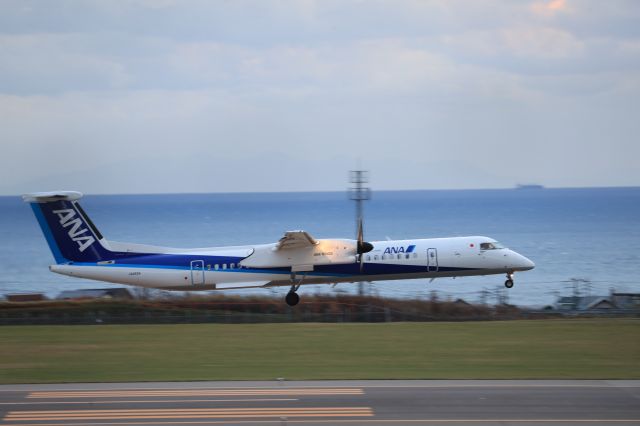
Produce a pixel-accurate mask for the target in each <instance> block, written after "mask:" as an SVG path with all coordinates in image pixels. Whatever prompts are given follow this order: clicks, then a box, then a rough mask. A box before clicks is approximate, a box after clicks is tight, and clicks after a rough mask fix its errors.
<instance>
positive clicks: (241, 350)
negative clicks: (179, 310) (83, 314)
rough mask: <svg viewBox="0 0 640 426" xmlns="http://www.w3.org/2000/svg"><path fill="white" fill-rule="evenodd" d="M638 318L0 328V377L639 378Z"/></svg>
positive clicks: (109, 379) (107, 379)
mask: <svg viewBox="0 0 640 426" xmlns="http://www.w3.org/2000/svg"><path fill="white" fill-rule="evenodd" d="M639 336H640V320H638V319H576V320H536V321H523V320H520V321H495V322H461V323H440V322H429V323H382V324H363V323H358V324H319V323H311V324H309V323H301V324H247V325H245V324H229V325H223V324H182V325H102V326H97V325H96V326H5V327H0V383H48V382H114V381H174V380H272V379H275V378H278V377H284V378H286V379H527V378H528V379H638V378H640V362H638V361H639V360H640V339H639Z"/></svg>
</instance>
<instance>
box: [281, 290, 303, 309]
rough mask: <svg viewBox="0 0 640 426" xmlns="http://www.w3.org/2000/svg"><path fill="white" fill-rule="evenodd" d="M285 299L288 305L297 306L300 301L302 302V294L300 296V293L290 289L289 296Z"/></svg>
mask: <svg viewBox="0 0 640 426" xmlns="http://www.w3.org/2000/svg"><path fill="white" fill-rule="evenodd" d="M284 300H285V302H287V305H289V306H296V305H297V304H298V302H300V296H298V293H296V292H294V291H290V292H289V293H287V296H286V297H285V298H284Z"/></svg>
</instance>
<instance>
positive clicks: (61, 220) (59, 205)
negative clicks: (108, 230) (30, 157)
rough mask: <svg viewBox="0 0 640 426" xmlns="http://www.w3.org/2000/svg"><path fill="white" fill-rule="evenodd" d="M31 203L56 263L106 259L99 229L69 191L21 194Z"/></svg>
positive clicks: (74, 195)
mask: <svg viewBox="0 0 640 426" xmlns="http://www.w3.org/2000/svg"><path fill="white" fill-rule="evenodd" d="M22 198H23V199H24V201H26V202H28V203H30V204H31V208H32V209H33V213H34V214H35V215H36V218H37V219H38V223H39V224H40V228H42V232H43V233H44V236H45V238H46V239H47V242H48V243H49V248H50V249H51V252H52V253H53V257H54V258H55V260H56V262H57V263H58V264H61V263H69V262H99V261H102V260H109V259H110V258H111V257H112V252H110V251H109V250H107V249H106V248H105V247H104V246H103V245H102V243H101V240H102V239H103V237H102V235H101V234H100V231H98V229H97V228H96V227H95V225H94V224H93V222H91V219H89V217H88V216H87V215H86V213H85V212H84V210H83V209H82V207H80V204H79V203H78V201H77V200H79V199H80V198H82V194H81V193H79V192H73V191H57V192H38V193H34V194H26V195H23V196H22Z"/></svg>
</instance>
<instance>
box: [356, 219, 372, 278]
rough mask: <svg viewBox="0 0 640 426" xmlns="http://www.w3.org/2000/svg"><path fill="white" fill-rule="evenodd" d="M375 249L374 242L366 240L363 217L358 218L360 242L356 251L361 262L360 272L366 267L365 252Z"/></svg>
mask: <svg viewBox="0 0 640 426" xmlns="http://www.w3.org/2000/svg"><path fill="white" fill-rule="evenodd" d="M371 250H373V244H371V243H368V242H366V241H364V232H363V230H362V217H359V218H358V243H357V246H356V253H357V254H358V263H359V264H360V272H362V269H363V267H364V257H363V256H362V255H363V254H364V253H369V252H370V251H371Z"/></svg>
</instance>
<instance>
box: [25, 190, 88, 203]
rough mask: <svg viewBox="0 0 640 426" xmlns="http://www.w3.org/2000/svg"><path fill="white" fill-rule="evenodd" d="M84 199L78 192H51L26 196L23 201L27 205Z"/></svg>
mask: <svg viewBox="0 0 640 426" xmlns="http://www.w3.org/2000/svg"><path fill="white" fill-rule="evenodd" d="M80 198H82V193H81V192H77V191H51V192H34V193H31V194H24V195H23V196H22V199H23V200H24V201H25V202H27V203H48V202H50V201H62V200H66V201H73V200H79V199H80Z"/></svg>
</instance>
